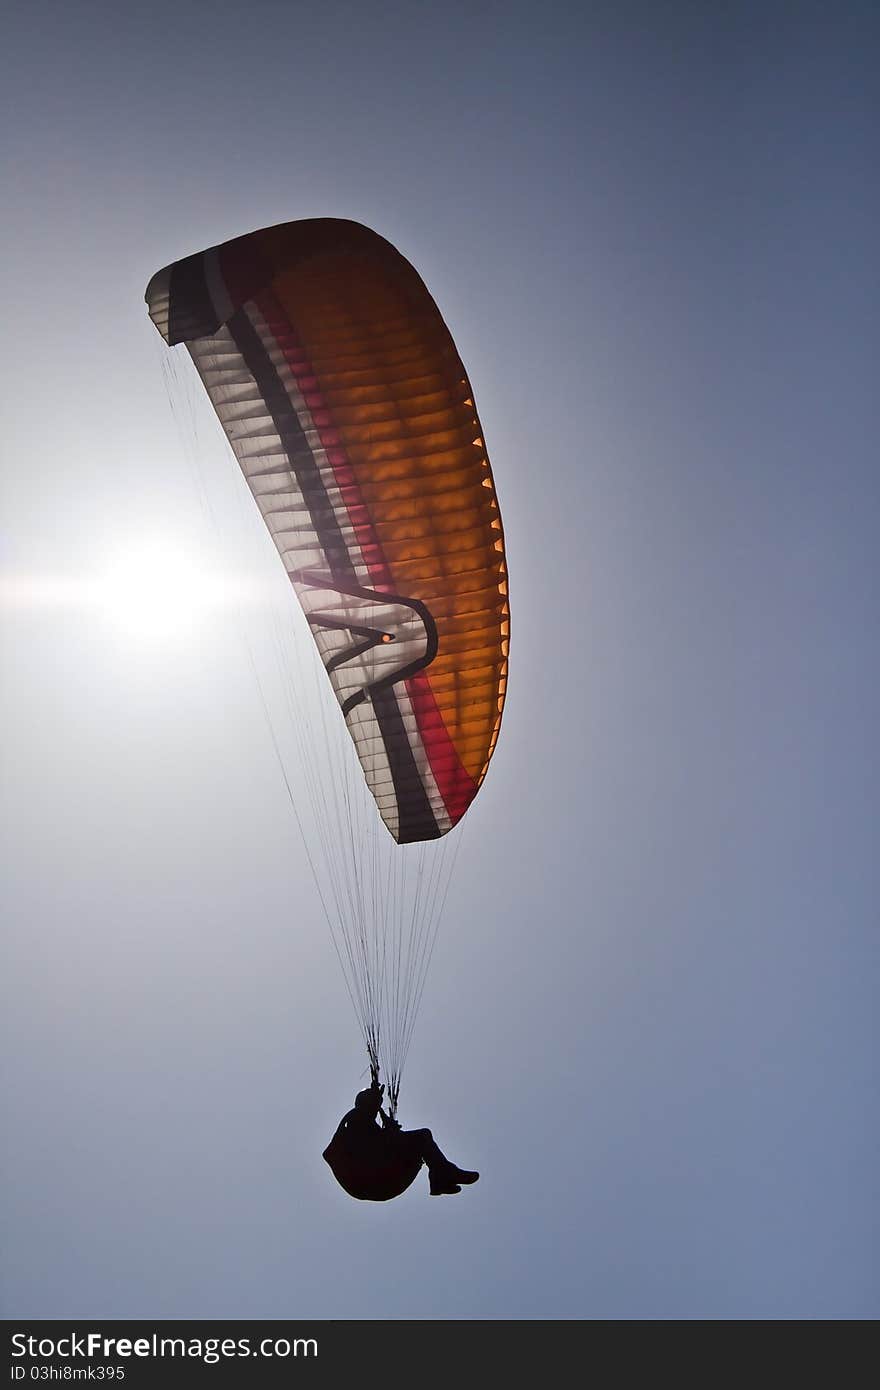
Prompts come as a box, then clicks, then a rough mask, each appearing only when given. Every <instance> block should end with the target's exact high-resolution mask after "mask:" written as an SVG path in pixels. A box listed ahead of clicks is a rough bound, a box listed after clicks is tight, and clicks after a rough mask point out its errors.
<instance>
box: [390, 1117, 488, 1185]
mask: <svg viewBox="0 0 880 1390" xmlns="http://www.w3.org/2000/svg"><path fill="white" fill-rule="evenodd" d="M400 1137H401V1139H402V1140H404V1141H405V1142H406V1143H407V1146H408V1147H409V1148H410V1150H411V1151H412V1152H414V1153H417V1154H418V1155H419V1157H420V1158H421V1159H422V1161H423V1162H424V1163H426V1164H427V1166H428V1180H429V1182H430V1184H431V1193H432V1195H433V1196H435V1197H440V1196H446V1195H451V1194H452V1193H454V1192H459V1191H460V1190H461V1186H460V1185H461V1184H462V1183H472V1182H476V1181H477V1178H478V1177H479V1176H480V1175H479V1173H471V1172H468V1171H467V1169H464V1168H457V1167H456V1165H455V1164H454V1163H452V1162H450V1160H449V1159H448V1158H447V1157H446V1155H445V1154H444V1153H443V1152H442V1150H441V1149H440V1147H439V1145H438V1144H437V1142H436V1140H435V1139H434V1136H433V1134H432V1133H431V1131H430V1130H429V1129H409V1130H405V1131H404V1132H403V1133H402V1134H401V1136H400Z"/></svg>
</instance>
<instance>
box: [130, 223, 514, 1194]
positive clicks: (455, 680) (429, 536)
mask: <svg viewBox="0 0 880 1390" xmlns="http://www.w3.org/2000/svg"><path fill="white" fill-rule="evenodd" d="M146 301H147V304H148V307H149V312H150V317H151V318H152V320H153V322H154V324H155V325H156V327H157V329H158V330H159V332H160V333H161V335H162V337H163V338H164V340H165V342H166V343H167V344H168V345H169V347H171V346H174V345H175V344H185V345H186V349H187V350H188V352H189V354H190V356H191V357H192V360H193V362H194V363H195V366H196V369H197V371H198V373H199V376H200V377H201V380H202V382H203V384H204V386H205V388H206V390H207V393H208V396H209V398H210V400H211V403H212V405H213V407H214V410H215V411H216V414H217V416H218V417H219V419H220V422H221V424H222V426H223V429H224V431H225V433H226V436H227V438H228V440H229V443H230V444H231V446H232V449H233V451H234V453H235V456H236V458H237V460H238V462H239V464H240V466H241V470H242V473H243V474H244V477H245V479H246V480H247V483H248V486H249V488H250V491H251V493H252V495H253V498H254V501H255V502H256V504H257V506H258V508H259V510H260V512H261V514H262V517H263V520H264V521H265V524H266V527H267V529H268V531H269V534H270V535H271V537H272V539H273V541H274V543H275V546H276V548H277V550H278V553H279V555H280V557H281V560H282V562H283V564H284V567H285V569H286V571H287V574H288V576H289V579H290V583H291V585H292V587H293V589H294V591H295V592H296V594H297V597H298V599H299V601H300V603H301V605H302V608H303V611H304V613H305V616H306V620H307V622H308V625H309V628H310V630H311V634H312V637H313V639H314V642H315V644H316V646H317V649H318V652H319V654H320V658H321V661H322V663H323V666H324V669H325V670H326V673H327V677H328V678H329V684H330V686H331V687H332V689H333V692H334V693H335V696H336V700H337V701H338V704H339V707H340V711H341V716H342V720H344V724H345V727H346V728H347V730H348V734H349V735H350V737H351V740H352V742H353V744H354V747H355V749H356V752H357V757H358V759H359V761H360V767H361V769H362V773H363V777H364V779H365V781H366V785H367V787H368V788H369V791H370V793H371V794H372V797H373V798H374V800H375V803H376V806H377V807H378V811H379V815H380V816H381V819H382V821H384V824H385V826H386V827H387V829H388V831H389V832H390V834H391V836H392V837H393V840H394V841H395V842H396V845H395V846H394V847H393V848H394V849H395V852H396V854H398V855H401V854H403V853H404V851H405V849H406V847H407V846H415V847H418V854H419V861H418V863H419V868H418V876H419V878H418V882H419V898H418V900H417V902H416V904H415V907H414V909H413V911H412V914H411V921H410V913H409V910H408V909H407V910H403V909H401V910H400V911H398V908H397V905H396V899H395V897H394V895H395V893H396V892H397V888H396V885H397V882H398V864H397V862H396V861H394V862H392V861H389V862H388V865H387V868H386V867H383V866H382V864H380V862H379V859H378V856H377V854H376V852H375V851H374V852H373V855H372V860H371V862H370V863H365V862H361V863H359V862H358V859H357V856H358V854H359V853H361V851H360V850H359V847H358V844H357V843H356V841H357V838H358V837H357V836H355V835H354V834H353V833H352V835H351V840H352V851H351V853H352V865H353V867H352V868H351V869H350V873H351V875H352V887H351V889H350V892H349V906H346V899H345V894H344V893H343V894H342V896H341V902H342V906H341V907H340V911H339V916H340V919H341V920H340V932H341V937H342V949H341V950H340V952H339V953H340V960H341V962H342V964H343V969H344V970H345V972H346V979H347V982H348V984H349V991H350V993H351V995H352V1000H353V1003H354V1005H355V1009H356V1012H357V1014H358V1017H359V1020H360V1023H361V1027H362V1030H363V1033H364V1038H365V1042H366V1045H367V1051H368V1055H369V1063H370V1071H371V1076H372V1082H373V1090H372V1091H371V1093H370V1094H373V1095H374V1096H375V1094H376V1089H375V1088H377V1087H378V1085H379V1080H378V1078H379V1075H380V1067H384V1071H385V1075H386V1076H387V1079H388V1107H389V1110H388V1115H389V1119H390V1120H391V1121H392V1122H393V1121H394V1118H395V1114H396V1108H397V1101H398V1095H399V1088H400V1070H401V1067H402V1065H403V1059H404V1057H405V1054H406V1049H407V1047H408V1044H409V1038H410V1036H411V1029H412V1022H413V1020H414V1016H415V1010H416V1009H417V1007H418V1001H419V998H420V995H421V989H422V986H423V983H424V971H425V970H426V969H427V962H428V960H429V959H430V951H431V948H432V945H433V937H432V932H434V931H435V930H436V924H437V921H438V920H439V916H438V915H437V914H438V911H442V897H443V894H442V891H441V890H442V885H441V883H440V877H439V871H438V873H437V879H436V881H435V880H433V879H431V878H430V874H431V873H433V872H434V868H433V865H432V863H430V862H429V860H428V858H426V855H427V846H428V845H429V844H430V842H432V841H440V840H442V838H443V837H445V836H446V835H447V834H448V833H449V832H450V831H451V830H452V829H453V828H454V827H455V826H456V825H457V824H458V823H459V821H460V820H461V819H462V817H463V816H464V814H465V812H466V811H467V809H468V807H469V806H470V804H471V803H472V801H473V799H474V797H475V796H476V794H477V791H478V790H479V788H480V785H481V784H482V782H483V779H484V777H485V775H486V771H487V768H488V766H489V761H490V759H491V757H492V754H493V752H494V749H495V745H496V741H497V738H498V731H499V727H500V723H501V715H502V710H503V707H504V699H505V692H506V686H507V657H508V642H509V604H508V586H507V567H506V560H505V553H504V537H503V530H502V525H501V516H500V512H499V507H498V499H497V497H496V494H495V486H494V482H493V478H492V471H491V468H490V464H489V459H488V455H487V452H486V448H485V444H484V441H483V431H482V428H481V426H480V422H479V417H478V414H477V409H476V405H475V402H474V393H473V390H472V388H471V385H470V382H469V380H468V377H467V373H466V372H465V369H464V367H463V365H462V362H461V359H460V357H459V354H458V351H457V349H456V347H455V344H454V343H453V340H452V337H451V335H450V333H449V330H448V329H447V327H446V325H445V323H444V321H443V319H442V317H441V315H440V312H439V310H438V308H437V306H436V304H435V303H434V300H433V299H432V298H431V296H430V294H429V293H428V290H427V289H426V287H425V285H424V283H423V282H422V280H421V278H420V277H419V275H418V274H417V272H416V271H415V270H414V269H413V267H412V266H411V265H410V264H409V262H408V261H407V260H405V258H404V257H403V256H402V255H401V254H400V253H399V252H398V251H397V250H396V249H395V248H394V247H393V246H391V244H390V243H389V242H387V241H386V240H385V239H384V238H383V237H381V236H379V235H378V234H377V233H375V232H373V231H371V230H370V229H369V228H367V227H364V226H362V225H360V224H359V223H356V222H350V221H344V220H337V219H330V218H318V219H309V220H306V221H299V222H289V223H284V224H282V225H280V226H276V227H270V228H267V229H265V230H262V231H257V232H253V233H251V234H250V235H247V236H242V237H238V238H236V239H234V240H232V241H228V242H225V243H224V244H222V245H219V246H215V247H212V248H210V249H209V250H207V251H203V252H200V253H198V254H196V255H191V256H187V257H186V258H185V259H183V260H180V261H177V262H175V263H174V264H173V265H170V266H167V267H166V268H165V269H163V270H161V271H159V272H158V273H157V274H156V275H154V276H153V278H152V280H151V281H150V283H149V286H148V288H147V292H146ZM329 780H331V781H332V780H333V779H332V778H330V779H329ZM322 795H323V791H322ZM347 810H348V808H347V807H346V808H343V810H342V811H341V812H340V816H344V815H345V814H346V813H347ZM328 826H329V827H330V828H329V829H327V831H326V835H327V837H328V838H329V837H330V836H332V834H333V833H334V832H333V828H332V823H331V822H330V821H328ZM331 848H332V846H331ZM377 865H378V867H377ZM425 865H427V868H426V867H425ZM401 872H402V871H401ZM423 876H424V878H425V881H426V884H427V886H426V887H425V886H424V885H423V882H422V879H423ZM365 884H366V885H367V887H366V888H365ZM389 903H390V906H389ZM351 904H353V906H351ZM438 904H439V908H438ZM355 919H356V920H355ZM407 931H409V938H408V940H406V941H404V936H405V934H406V932H407ZM380 1054H381V1055H380ZM389 1054H390V1056H389ZM377 1132H378V1131H377ZM390 1132H391V1129H390V1128H389V1133H390ZM400 1133H403V1131H400ZM423 1157H424V1155H423ZM421 1161H422V1159H421V1158H420V1159H419V1164H421ZM426 1161H427V1160H426ZM435 1166H437V1165H435ZM429 1168H430V1164H429ZM460 1171H463V1170H460Z"/></svg>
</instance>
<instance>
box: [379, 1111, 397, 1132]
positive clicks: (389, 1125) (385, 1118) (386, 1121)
mask: <svg viewBox="0 0 880 1390" xmlns="http://www.w3.org/2000/svg"><path fill="white" fill-rule="evenodd" d="M379 1114H380V1116H381V1117H382V1128H383V1129H400V1121H399V1120H398V1119H397V1118H396V1117H395V1116H394V1115H390V1114H389V1115H386V1114H385V1111H384V1110H382V1109H381V1108H380V1110H379Z"/></svg>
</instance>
